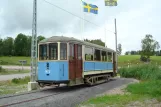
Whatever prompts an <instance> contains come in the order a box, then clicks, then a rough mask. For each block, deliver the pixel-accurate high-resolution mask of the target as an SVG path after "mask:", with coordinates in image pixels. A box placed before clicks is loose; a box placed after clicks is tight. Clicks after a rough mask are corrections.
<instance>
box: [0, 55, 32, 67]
mask: <svg viewBox="0 0 161 107" xmlns="http://www.w3.org/2000/svg"><path fill="white" fill-rule="evenodd" d="M20 60H26V61H27V64H25V65H24V66H29V65H30V60H31V58H30V57H20V56H18V57H17V56H12V57H7V56H3V57H2V56H1V57H0V65H21V63H20V62H19V61H20Z"/></svg>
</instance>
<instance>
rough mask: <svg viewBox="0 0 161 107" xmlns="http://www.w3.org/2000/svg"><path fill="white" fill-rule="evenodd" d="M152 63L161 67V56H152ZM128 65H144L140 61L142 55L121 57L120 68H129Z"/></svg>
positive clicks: (119, 59)
mask: <svg viewBox="0 0 161 107" xmlns="http://www.w3.org/2000/svg"><path fill="white" fill-rule="evenodd" d="M151 62H152V63H154V64H156V63H157V64H159V65H161V56H151ZM128 63H131V64H132V65H137V64H143V62H141V61H140V55H121V56H119V57H118V65H119V66H127V65H128Z"/></svg>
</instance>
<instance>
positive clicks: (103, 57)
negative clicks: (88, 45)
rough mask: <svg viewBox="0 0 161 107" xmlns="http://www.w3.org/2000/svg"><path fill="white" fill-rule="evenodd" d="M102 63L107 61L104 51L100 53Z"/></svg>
mask: <svg viewBox="0 0 161 107" xmlns="http://www.w3.org/2000/svg"><path fill="white" fill-rule="evenodd" d="M101 57H102V61H107V54H106V51H102V56H101Z"/></svg>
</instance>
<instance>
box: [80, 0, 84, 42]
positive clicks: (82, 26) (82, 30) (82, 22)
mask: <svg viewBox="0 0 161 107" xmlns="http://www.w3.org/2000/svg"><path fill="white" fill-rule="evenodd" d="M80 1H81V17H82V19H81V39H82V41H83V32H84V13H83V4H82V3H83V1H82V0H80Z"/></svg>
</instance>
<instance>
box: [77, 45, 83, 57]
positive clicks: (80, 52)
mask: <svg viewBox="0 0 161 107" xmlns="http://www.w3.org/2000/svg"><path fill="white" fill-rule="evenodd" d="M78 59H79V60H81V59H82V46H81V45H78Z"/></svg>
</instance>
